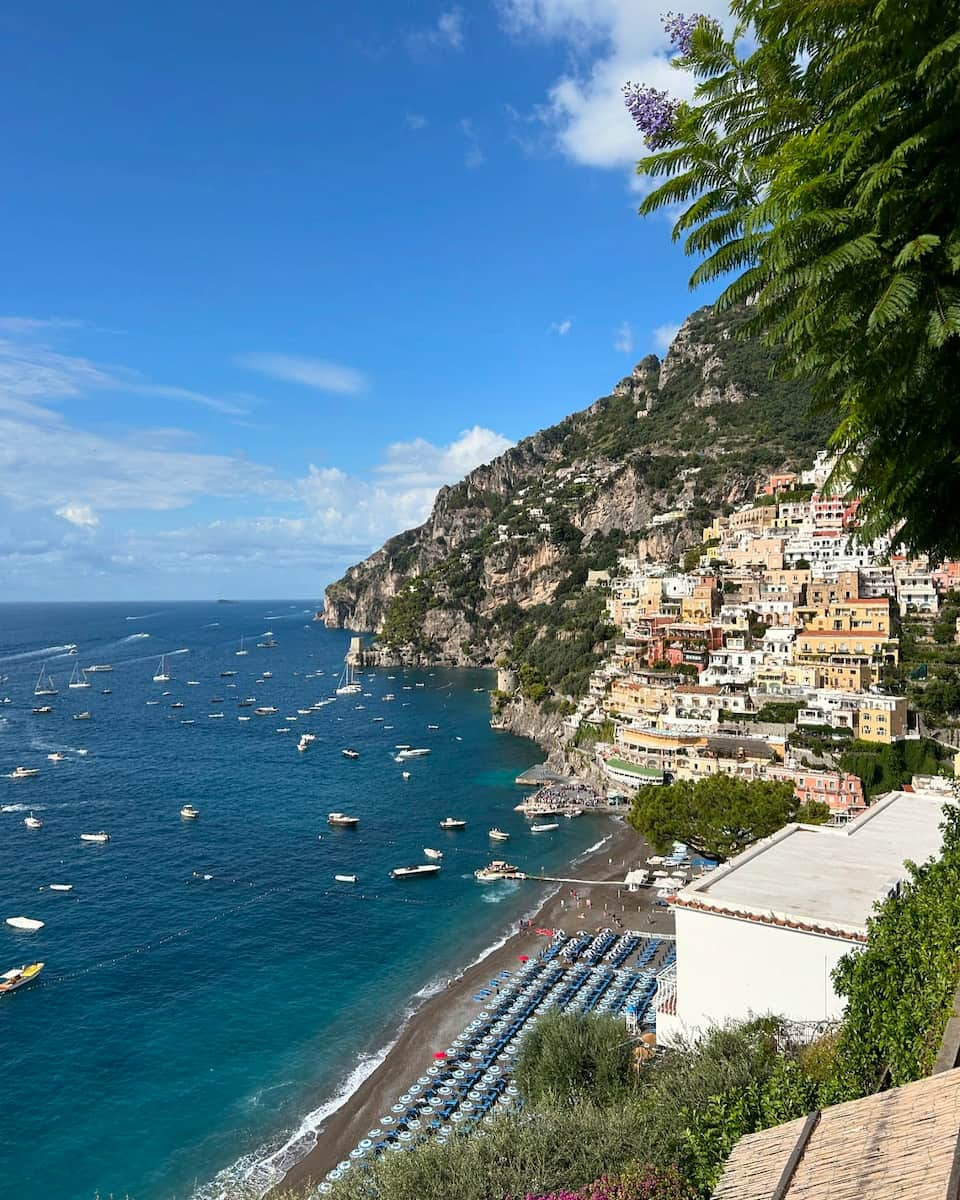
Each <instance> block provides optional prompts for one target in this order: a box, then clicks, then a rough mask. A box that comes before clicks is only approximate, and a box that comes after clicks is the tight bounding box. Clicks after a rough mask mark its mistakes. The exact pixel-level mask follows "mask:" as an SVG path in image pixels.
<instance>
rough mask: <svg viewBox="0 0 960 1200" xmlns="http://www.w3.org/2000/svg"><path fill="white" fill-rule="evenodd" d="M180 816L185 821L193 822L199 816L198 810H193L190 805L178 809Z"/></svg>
mask: <svg viewBox="0 0 960 1200" xmlns="http://www.w3.org/2000/svg"><path fill="white" fill-rule="evenodd" d="M180 816H181V817H183V819H184V820H185V821H195V820H196V819H197V817H199V816H200V809H199V808H194V807H193V805H192V804H185V805H184V806H183V808H181V809H180Z"/></svg>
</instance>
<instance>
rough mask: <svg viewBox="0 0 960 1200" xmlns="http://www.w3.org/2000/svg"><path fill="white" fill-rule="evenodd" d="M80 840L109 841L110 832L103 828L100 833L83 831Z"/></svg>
mask: <svg viewBox="0 0 960 1200" xmlns="http://www.w3.org/2000/svg"><path fill="white" fill-rule="evenodd" d="M80 841H81V842H109V841H110V834H109V833H104V832H103V831H102V830H101V832H100V833H81V834H80Z"/></svg>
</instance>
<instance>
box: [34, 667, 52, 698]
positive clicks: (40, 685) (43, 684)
mask: <svg viewBox="0 0 960 1200" xmlns="http://www.w3.org/2000/svg"><path fill="white" fill-rule="evenodd" d="M33 694H34V695H35V696H55V695H56V694H57V689H56V687H55V685H54V682H53V679H52V678H51V677H50V675H49V674H48V672H47V664H46V663H44V664H43V666H42V667H41V668H40V674H39V675H38V676H37V682H36V684H35V685H34V689H33Z"/></svg>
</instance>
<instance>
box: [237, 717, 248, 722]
mask: <svg viewBox="0 0 960 1200" xmlns="http://www.w3.org/2000/svg"><path fill="white" fill-rule="evenodd" d="M237 720H238V721H249V720H250V718H249V717H237Z"/></svg>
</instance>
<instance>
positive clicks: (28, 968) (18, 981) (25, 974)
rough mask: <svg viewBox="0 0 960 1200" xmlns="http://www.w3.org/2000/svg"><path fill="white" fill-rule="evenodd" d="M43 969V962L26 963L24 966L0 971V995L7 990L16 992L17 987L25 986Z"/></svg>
mask: <svg viewBox="0 0 960 1200" xmlns="http://www.w3.org/2000/svg"><path fill="white" fill-rule="evenodd" d="M42 970H43V963H42V962H35V963H30V964H29V965H28V964H24V965H23V966H22V967H19V968H17V967H14V968H13V970H12V971H3V972H2V973H0V996H2V995H4V994H5V993H6V992H15V991H16V990H17V988H20V987H23V985H24V984H25V983H29V982H30V981H31V980H32V979H36V977H37V976H38V975H39V974H40V972H41V971H42Z"/></svg>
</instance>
